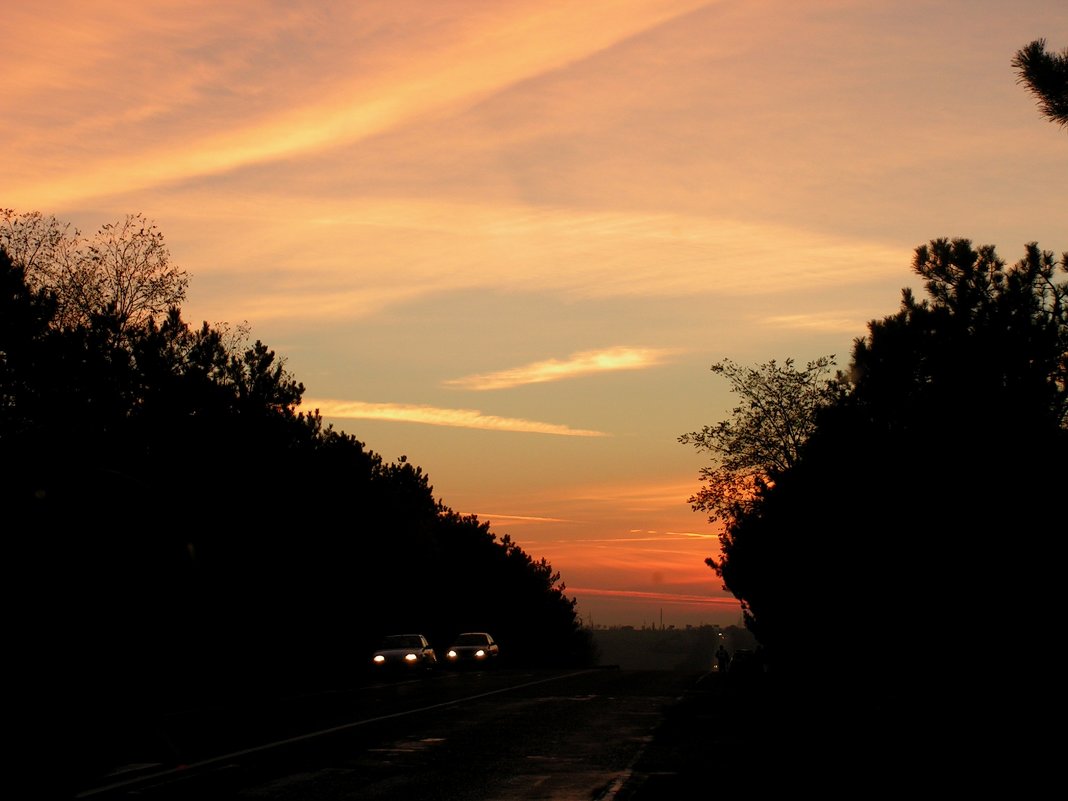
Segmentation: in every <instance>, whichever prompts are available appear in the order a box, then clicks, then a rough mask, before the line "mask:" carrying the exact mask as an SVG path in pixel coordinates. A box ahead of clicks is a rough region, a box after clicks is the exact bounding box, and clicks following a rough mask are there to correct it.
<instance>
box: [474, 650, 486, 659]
mask: <svg viewBox="0 0 1068 801" xmlns="http://www.w3.org/2000/svg"><path fill="white" fill-rule="evenodd" d="M485 655H486V652H485V651H483V650H482V649H481V648H479V649H478V650H477V651H475V657H476V658H477V659H481V658H482V657H484V656H485Z"/></svg>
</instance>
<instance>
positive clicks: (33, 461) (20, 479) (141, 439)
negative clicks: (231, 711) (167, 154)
mask: <svg viewBox="0 0 1068 801" xmlns="http://www.w3.org/2000/svg"><path fill="white" fill-rule="evenodd" d="M10 230H11V229H10V227H9V228H8V231H9V232H10ZM0 245H2V243H0ZM35 283H36V284H37V285H36V286H35V285H34V284H35ZM69 300H70V298H69V297H67V298H66V299H63V298H61V297H60V296H59V295H58V294H57V287H56V284H55V283H54V282H52V283H49V282H42V281H39V280H38V281H36V282H35V281H32V280H28V279H27V274H26V271H25V270H24V269H23V267H22V266H21V265H17V264H15V263H13V261H12V259H11V258H10V257H9V256H8V254H7V252H5V250H4V248H3V247H0V459H2V462H0V463H2V468H0V469H2V471H3V475H2V485H0V486H2V488H0V493H2V496H0V502H2V504H3V506H2V508H3V520H4V531H5V536H4V540H5V546H6V552H7V558H6V562H5V564H6V567H7V572H8V577H7V580H6V583H7V586H8V595H7V597H8V599H9V600H8V603H9V607H8V615H7V618H8V620H9V621H11V627H12V628H11V632H10V634H11V637H10V639H9V641H8V642H9V647H8V649H7V652H8V654H9V661H10V662H11V664H12V665H13V666H14V667H15V668H16V671H17V673H18V675H19V676H21V677H22V678H23V679H24V680H25V681H26V684H25V686H26V687H27V688H32V690H28V692H30V693H31V695H30V698H31V699H32V700H33V701H34V702H35V703H41V704H44V705H45V708H51V707H50V702H52V701H55V702H56V703H57V704H58V707H57V709H56V713H57V714H61V715H62V716H63V719H64V720H69V718H70V714H69V713H70V712H71V710H74V711H75V714H74V718H75V719H76V720H77V721H81V722H82V724H84V725H85V726H86V732H87V738H86V739H87V740H91V739H92V736H93V735H92V734H91V732H93V731H99V727H100V726H103V725H106V723H107V721H119V720H123V719H124V718H125V716H129V715H136V714H142V713H145V714H148V713H149V712H151V711H153V710H156V711H158V710H162V709H174V708H181V707H182V706H184V705H191V704H203V703H213V702H217V701H233V700H235V698H244V697H249V698H252V697H257V696H262V695H264V694H273V695H285V694H290V693H297V692H304V691H310V690H316V689H326V688H337V687H345V686H350V685H352V684H353V683H356V682H358V681H360V679H361V671H363V670H364V669H365V665H366V664H367V659H368V656H369V652H370V651H371V650H372V649H373V648H374V647H375V646H376V645H377V643H378V641H379V639H380V638H381V637H382V636H383V635H384V634H388V633H397V632H405V631H420V632H422V633H425V634H426V635H427V636H428V637H429V638H430V639H431V641H432V643H434V644H435V645H437V646H438V647H439V648H444V647H445V646H446V645H447V644H448V642H447V641H448V640H449V639H450V638H451V637H453V636H454V635H455V634H456V633H458V632H459V631H462V630H471V629H474V630H488V631H490V632H492V633H493V635H494V637H495V638H497V639H498V640H499V641H500V642H501V644H502V652H503V653H504V655H505V657H506V658H507V659H509V660H512V661H514V662H517V663H528V664H529V663H541V664H575V663H578V662H583V661H585V660H588V659H589V658H590V656H591V647H592V646H591V643H590V640H589V638H588V636H587V633H586V632H585V631H584V630H583V629H582V628H581V626H580V625H579V621H578V618H577V616H576V614H575V610H574V605H575V602H574V600H573V599H571V598H569V597H568V596H567V595H565V593H564V589H565V588H564V585H563V584H562V583H561V582H560V575H559V573H557V572H555V571H554V570H553V569H552V567H551V566H550V565H549V564H548V563H547V562H546V561H545V560H544V559H542V560H535V559H533V558H532V557H531V556H530V555H528V554H527V553H525V552H524V551H523V549H522V548H520V547H519V546H518V545H517V544H516V543H514V542H513V541H512V540H511V539H510V538H509V537H508V536H507V535H505V536H503V537H500V538H498V537H497V536H496V535H495V534H494V533H493V532H491V531H490V528H489V524H488V523H485V522H481V521H479V520H478V519H477V518H475V517H473V516H463V515H459V514H457V513H455V512H454V511H452V510H451V509H449V508H448V507H447V506H445V505H444V504H443V503H441V502H440V501H438V500H437V499H435V497H434V494H433V488H432V486H431V485H430V483H429V480H428V477H427V475H426V474H425V473H424V472H423V471H422V470H421V469H420V468H419V467H417V466H415V465H413V464H411V463H409V462H408V461H407V460H405V459H404V458H403V457H402V458H401V459H400V460H399V461H397V462H393V463H388V462H386V461H384V460H383V459H382V457H381V456H379V455H378V454H376V453H374V452H373V451H370V450H368V449H366V448H365V446H364V444H363V443H362V442H360V441H358V440H357V439H356V438H355V437H353V436H351V435H348V434H345V433H343V432H340V431H336V430H334V429H333V428H332V427H330V426H324V424H323V421H322V419H321V418H320V416H319V414H318V413H317V412H311V413H306V412H298V411H297V406H298V404H299V403H300V400H301V395H302V393H303V390H304V387H303V386H302V385H301V384H300V383H299V382H297V381H296V380H295V379H294V378H293V376H291V375H290V374H289V372H288V371H287V370H286V369H285V367H284V364H283V362H282V360H280V359H279V358H278V357H277V356H276V355H275V353H274V352H273V351H272V350H270V349H268V347H267V346H266V345H264V344H263V343H262V342H255V343H254V344H248V343H247V342H246V343H245V344H243V345H241V344H239V343H240V342H241V340H240V337H235V336H232V335H231V332H228V331H227V330H225V329H224V328H218V327H211V326H209V325H208V324H206V323H205V324H204V325H202V326H201V327H199V328H194V327H191V326H190V325H188V324H187V323H186V322H185V321H183V320H182V318H181V313H180V311H179V309H178V308H177V307H176V306H171V307H170V309H169V311H167V312H166V313H164V314H162V315H155V314H151V313H148V314H144V315H141V316H140V317H137V316H135V315H130V314H128V313H126V312H125V311H122V310H119V309H118V308H117V306H116V305H115V304H114V303H108V302H105V303H103V304H102V305H94V306H90V307H83V308H81V309H79V310H78V311H77V313H72V309H71V307H70V305H69ZM65 303H67V306H66V308H67V313H65V314H64V315H62V316H60V315H59V314H58V310H60V309H61V308H63V307H64V304H65ZM34 691H36V693H39V695H35V694H34ZM116 725H117V724H116ZM82 747H83V748H84V747H88V746H87V743H83V744H82ZM90 750H91V749H90Z"/></svg>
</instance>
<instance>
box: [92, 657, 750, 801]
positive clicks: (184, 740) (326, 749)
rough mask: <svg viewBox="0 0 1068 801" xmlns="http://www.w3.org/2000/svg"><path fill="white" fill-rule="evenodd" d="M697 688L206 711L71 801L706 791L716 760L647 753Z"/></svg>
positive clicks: (353, 700) (467, 676) (311, 701)
mask: <svg viewBox="0 0 1068 801" xmlns="http://www.w3.org/2000/svg"><path fill="white" fill-rule="evenodd" d="M714 678H718V677H714ZM702 686H703V685H702V677H701V675H700V674H695V673H686V672H674V671H630V670H614V669H594V670H584V671H573V672H564V671H518V670H515V671H512V670H508V671H505V670H499V671H488V672H474V673H462V674H452V673H439V674H437V675H434V676H430V677H420V678H413V679H407V678H404V679H401V680H397V681H392V682H380V683H376V684H373V685H369V686H367V687H361V688H358V689H354V690H351V691H348V692H345V693H336V694H330V695H326V696H316V697H309V698H303V699H289V700H288V701H286V702H285V703H279V704H274V705H271V707H270V708H266V707H257V708H246V709H244V710H235V709H230V710H222V709H218V710H212V711H210V712H209V711H203V710H202V711H200V712H198V713H197V714H195V715H194V714H190V715H186V716H184V717H182V718H174V719H171V720H168V721H167V722H166V723H165V724H164V725H162V726H161V727H160V728H157V729H156V730H155V731H153V732H152V733H151V736H149V735H148V734H147V733H146V736H145V737H144V738H142V741H141V742H140V743H139V745H140V747H141V748H142V749H143V750H142V751H141V753H139V754H138V753H136V752H135V751H131V752H130V753H129V757H128V758H129V759H130V760H131V761H129V762H127V763H126V764H124V765H123V766H121V768H122V769H118V770H116V771H113V772H112V773H111V774H110V775H107V776H99V777H97V778H96V779H95V780H94V782H92V786H88V785H86V786H83V787H81V788H80V792H79V793H78V795H77V797H79V798H94V799H116V798H134V797H136V798H138V799H192V798H196V799H202V798H213V799H214V798H218V799H227V798H233V799H272V800H281V799H302V801H304V800H306V799H342V798H346V799H351V798H359V799H369V800H371V801H374V800H375V799H380V800H384V799H405V801H413V799H416V800H418V799H446V800H447V801H483V800H485V799H493V801H510V800H511V799H517V800H518V799H523V800H524V801H525V800H526V799H555V800H556V801H566V800H567V799H583V800H584V801H586V800H588V799H605V800H606V801H612V799H637V798H651V797H664V796H659V795H649V793H650V792H657V793H658V790H657V787H663V786H665V785H666V783H670V781H671V777H672V776H674V777H675V778H676V779H677V780H678V781H690V780H691V779H692V778H697V779H698V780H700V781H703V777H702V776H701V775H700V774H701V773H703V768H706V767H707V765H708V760H709V759H710V758H714V755H713V754H708V753H704V752H703V749H702V747H701V746H700V744H699V743H697V742H692V743H690V744H689V745H690V747H691V748H692V753H691V754H690V757H689V758H693V757H696V758H697V764H698V765H699V766H701V768H702V770H700V771H697V770H695V771H689V770H684V769H682V766H681V763H679V764H677V765H676V766H675V767H670V765H669V762H670V760H668V761H665V759H666V758H667V757H670V756H671V755H672V754H673V753H676V752H675V749H674V747H671V748H667V749H663V748H659V747H658V746H657V745H656V739H657V735H658V733H660V732H664V733H670V732H671V727H672V726H675V728H676V730H675V732H674V734H678V733H679V731H678V729H677V724H678V723H679V722H680V720H681V719H682V718H689V717H691V715H690V714H689V712H686V711H684V709H685V710H688V709H689V706H688V705H686V706H685V707H683V706H682V705H680V702H682V701H683V700H684V699H690V700H693V699H695V698H699V697H700V696H694V693H695V692H698V693H700V692H703V690H701V689H700V688H701V687H702ZM708 686H710V687H711V686H712V684H711V683H710V684H709V685H708ZM717 686H718V685H717ZM673 711H674V712H675V717H674V718H673V717H672V712H673ZM691 711H692V710H691ZM680 715H681V717H680ZM711 722H714V721H711ZM698 728H703V722H701V721H698ZM696 731H697V729H695V730H694V732H696ZM717 731H720V732H722V731H726V732H728V733H729V732H733V734H729V735H728V736H729V737H733V736H735V735H736V734H737V733H738V729H737V728H735V727H732V726H726V727H718V728H717V727H715V726H710V727H709V729H708V731H704V732H702V736H704V735H709V734H711V735H713V736H715V733H716V732H717ZM135 739H136V738H135ZM728 750H729V749H728ZM680 753H681V752H680ZM116 767H117V768H119V767H120V766H116Z"/></svg>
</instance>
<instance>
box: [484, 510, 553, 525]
mask: <svg viewBox="0 0 1068 801" xmlns="http://www.w3.org/2000/svg"><path fill="white" fill-rule="evenodd" d="M465 514H474V515H475V516H476V517H478V518H479V519H480V520H489V521H491V522H494V523H509V524H511V525H522V524H523V523H569V522H571V521H569V520H566V519H564V518H562V517H539V516H536V515H497V514H490V513H487V512H470V513H465Z"/></svg>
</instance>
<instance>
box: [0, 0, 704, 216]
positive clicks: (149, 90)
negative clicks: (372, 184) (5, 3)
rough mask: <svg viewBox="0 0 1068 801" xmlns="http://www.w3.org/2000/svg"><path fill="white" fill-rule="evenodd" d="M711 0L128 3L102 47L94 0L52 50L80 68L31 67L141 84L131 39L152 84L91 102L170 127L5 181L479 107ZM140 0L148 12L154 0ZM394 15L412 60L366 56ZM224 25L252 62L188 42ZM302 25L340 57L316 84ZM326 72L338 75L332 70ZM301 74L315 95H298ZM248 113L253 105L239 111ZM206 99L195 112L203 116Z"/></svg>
mask: <svg viewBox="0 0 1068 801" xmlns="http://www.w3.org/2000/svg"><path fill="white" fill-rule="evenodd" d="M704 4H705V3H703V2H701V1H700V0H627V1H626V2H620V0H587V2H583V3H581V4H574V3H570V2H559V1H551V2H545V0H541V2H520V3H509V4H500V5H495V6H494V7H493V8H492V9H489V10H486V9H479V8H477V7H474V6H472V7H469V8H468V9H466V10H467V12H468V14H467V15H466V16H463V17H460V19H459V20H457V19H456V18H455V17H454V18H453V19H451V20H450V19H449V18H448V16H447V15H439V16H438V17H437V18H436V19H435V21H437V22H439V23H440V26H439V27H437V28H435V27H434V26H425V25H424V24H423V19H422V18H424V17H425V16H426V14H427V9H426V6H425V4H423V3H419V2H401V3H397V4H395V8H393V9H389V10H386V9H383V8H375V9H373V12H374V13H372V14H371V15H370V16H369V17H364V16H362V14H361V11H362V10H355V11H353V12H351V13H350V14H345V12H344V11H338V12H337V13H336V14H323V13H320V12H318V11H316V10H315V9H312V8H311V7H308V9H307V10H306V11H305V12H300V11H299V10H294V9H292V8H288V7H287V8H286V9H285V10H284V11H280V13H278V14H275V13H263V11H262V9H261V8H260V7H259V6H257V5H255V4H252V3H244V4H222V6H223V7H224V8H229V7H230V6H233V8H229V10H228V11H224V12H222V13H219V12H216V13H215V14H212V15H210V16H209V18H208V21H207V22H206V23H203V24H200V25H198V24H197V23H196V20H197V18H198V17H199V14H197V13H186V14H184V15H183V14H181V13H180V12H179V11H178V9H177V8H176V6H175V4H174V3H173V2H166V3H163V4H161V5H158V7H157V10H158V11H160V12H163V13H160V14H156V15H154V14H152V13H138V14H129V13H126V12H124V11H123V7H124V6H128V5H129V4H118V3H115V4H112V5H110V6H107V7H106V8H105V9H101V10H102V11H104V10H106V11H108V12H110V16H114V18H115V25H114V26H113V27H112V29H110V30H109V31H108V36H107V41H109V42H110V43H111V44H112V45H113V47H112V48H107V47H102V46H100V45H99V44H97V43H95V42H94V41H93V37H92V36H91V35H90V34H91V32H92V31H93V30H96V29H97V28H98V26H100V22H98V21H97V20H96V19H95V18H96V17H97V16H98V9H97V8H96V6H95V5H94V6H93V7H92V9H90V7H88V6H84V5H83V4H76V5H71V6H70V7H69V8H67V9H65V12H66V13H67V14H69V15H70V17H71V19H70V20H68V22H67V24H66V25H62V26H54V27H51V28H49V30H54V31H55V34H56V37H57V39H59V40H60V42H62V41H63V40H64V37H65V36H69V39H68V41H70V42H71V43H73V44H74V46H73V53H74V54H76V55H74V56H73V57H72V54H71V53H68V52H64V51H63V50H62V49H61V48H59V47H57V46H56V44H55V43H51V45H50V48H49V49H50V52H52V53H53V54H54V55H55V57H56V59H57V60H58V61H59V62H60V64H61V65H67V66H66V67H64V66H56V65H52V66H51V67H50V69H49V71H48V72H43V71H42V72H41V73H36V74H29V73H27V74H26V75H25V76H24V78H25V81H26V83H27V84H32V83H36V84H37V85H38V86H41V85H44V86H45V87H48V88H53V87H54V86H55V84H56V83H57V82H58V81H59V80H60V79H62V78H63V77H64V76H65V75H72V76H74V77H75V78H76V79H80V77H81V76H79V74H78V73H79V71H85V70H86V69H98V70H100V71H101V72H103V73H104V75H105V76H109V75H110V77H111V78H112V79H113V80H116V81H118V80H119V78H120V77H121V78H122V83H123V84H124V85H126V84H129V83H130V81H129V76H127V75H121V76H120V75H119V74H115V75H111V71H112V70H116V71H118V70H120V69H122V68H124V67H126V66H127V65H125V64H124V63H123V62H122V61H120V60H119V59H117V58H115V57H114V53H113V51H114V50H118V51H120V52H122V51H124V50H125V48H124V45H126V44H130V46H131V48H133V49H134V52H137V53H140V54H141V55H142V60H143V62H144V63H146V64H150V65H153V70H152V77H153V78H154V79H155V84H153V83H152V82H144V84H143V85H142V83H140V82H136V81H135V82H133V83H134V88H133V90H132V92H131V96H130V97H129V98H127V95H126V93H125V92H123V93H119V92H116V93H114V96H113V97H112V98H111V99H110V102H109V108H107V109H100V108H96V109H93V114H94V117H95V118H96V119H97V120H100V121H105V120H106V119H107V116H108V113H111V114H113V115H115V116H116V117H119V118H123V117H126V118H129V117H130V116H131V115H133V116H134V117H138V118H142V119H152V120H154V121H155V122H156V123H157V124H158V142H159V143H156V142H153V141H148V142H144V143H140V144H143V145H144V146H143V147H142V148H140V152H138V153H137V154H135V155H134V154H130V153H129V152H123V146H124V144H125V143H127V142H128V141H129V140H128V135H127V133H126V130H125V129H124V128H123V127H122V126H121V125H114V124H113V126H107V125H104V124H103V123H102V124H101V126H100V129H99V130H97V131H95V133H96V136H95V137H93V138H87V139H86V141H84V143H83V158H82V159H81V160H80V161H79V162H77V164H76V165H64V166H65V167H66V169H59V168H58V166H57V165H55V164H54V163H52V162H48V161H45V160H43V159H42V160H41V161H42V162H43V163H39V164H36V165H35V167H36V168H37V169H34V170H30V171H27V172H26V173H25V174H23V175H16V176H14V177H13V178H12V180H11V184H12V185H11V186H9V187H8V188H9V189H10V190H12V192H11V194H12V195H13V196H14V198H15V200H14V202H18V203H20V204H28V205H29V206H32V207H38V206H41V205H43V204H53V207H54V206H55V205H56V204H66V203H71V202H75V201H77V200H80V199H87V198H91V197H98V196H100V195H107V194H112V193H115V192H123V191H129V190H134V189H144V188H148V187H152V186H159V185H164V184H169V183H173V182H175V181H181V180H186V179H189V178H193V177H200V176H206V175H213V174H220V173H224V172H228V171H231V170H234V169H237V168H239V167H242V166H246V165H251V164H257V163H263V162H267V161H272V160H277V159H281V158H291V157H294V156H298V155H300V154H303V153H308V152H312V151H320V150H323V149H326V148H330V147H334V146H337V145H340V144H345V143H352V142H356V141H361V140H364V139H367V138H369V137H372V136H376V135H380V134H382V133H383V132H386V131H389V130H391V129H393V128H395V127H397V126H399V125H403V124H405V123H408V122H411V121H413V120H415V119H418V118H420V117H424V116H427V115H433V114H441V113H444V112H447V111H449V110H454V109H456V108H464V107H467V106H470V105H472V104H474V103H476V102H478V101H480V100H482V99H485V98H486V97H489V96H490V95H492V94H494V93H496V92H499V91H501V90H502V89H504V88H506V87H508V86H511V85H514V84H516V83H518V82H521V81H525V80H529V79H531V78H533V77H535V76H537V75H541V74H543V73H546V72H551V71H553V70H557V69H560V68H563V67H565V66H566V65H568V64H571V63H574V62H575V61H578V60H581V59H584V58H587V57H589V56H590V55H592V54H594V53H597V52H599V51H602V50H604V49H606V48H609V47H611V46H612V45H614V44H616V43H618V42H620V41H622V40H624V39H627V38H628V37H632V36H635V35H637V34H639V33H641V32H642V31H644V30H648V29H649V28H651V27H655V26H657V25H660V24H662V23H664V22H666V21H668V20H670V19H672V18H674V17H677V16H679V15H681V14H684V13H686V12H688V11H692V10H694V9H695V8H699V7H700V6H702V5H704ZM143 5H145V6H147V7H148V8H149V9H151V8H152V5H153V4H152V3H145V4H143ZM211 5H215V4H208V6H209V7H210V6H211ZM374 5H375V6H381V5H382V4H374ZM363 13H366V12H363ZM383 15H384V16H383ZM183 17H184V19H185V21H184V22H183V21H182V19H183ZM387 19H388V20H389V22H390V23H392V25H393V26H394V30H402V31H411V33H410V35H409V36H408V37H407V38H406V39H405V42H404V44H405V47H406V52H405V57H404V58H403V59H398V58H397V56H396V53H394V52H390V51H389V50H388V49H382V50H381V51H380V52H377V53H374V56H375V57H374V58H371V59H369V60H365V61H361V60H360V58H359V56H360V55H362V48H361V47H360V46H359V45H360V44H362V43H363V40H365V39H366V38H367V36H368V33H367V31H368V27H367V26H368V25H369V24H371V25H373V26H374V28H373V29H372V30H377V31H383V32H384V33H383V34H381V36H380V38H382V39H385V40H386V41H389V40H390V39H391V36H396V35H397V34H396V33H393V34H390V32H389V31H390V28H389V27H388V26H387V25H384V24H383V23H384V20H387ZM19 21H20V22H21V23H22V24H21V25H20V27H18V28H15V29H13V30H12V29H9V30H8V31H7V32H8V34H9V37H10V38H13V39H16V40H17V39H18V37H19V35H20V33H21V29H22V28H23V27H25V28H27V29H30V30H34V31H38V32H43V31H44V30H45V26H44V25H39V26H38V25H36V23H38V22H40V20H39V19H37V18H35V17H33V16H30V15H24V16H20V18H19ZM324 26H327V28H326V30H325V32H324ZM330 27H332V28H334V29H335V30H340V31H348V32H349V33H350V34H351V38H352V41H351V42H350V45H349V47H348V48H343V47H341V46H339V42H338V41H337V39H336V35H337V34H336V32H333V36H331V33H332V32H331V31H330V30H329V28H330ZM117 31H121V34H118V33H116V32H117ZM224 31H225V33H226V34H227V36H229V37H232V38H233V39H234V40H235V41H234V42H233V43H232V45H231V43H230V42H229V41H228V42H227V44H228V45H231V46H232V47H233V48H234V49H235V51H236V52H237V53H239V54H240V55H243V56H244V58H237V59H234V58H230V59H227V58H226V57H225V56H221V55H219V53H225V52H226V51H225V49H222V48H221V47H220V50H219V53H213V54H212V56H211V58H210V59H209V58H207V57H206V51H201V52H199V53H198V52H196V51H192V52H191V51H190V49H189V47H188V44H187V43H186V39H187V38H189V39H196V40H199V41H200V42H204V41H205V40H219V39H220V38H221V35H222V33H223V32H224ZM443 33H444V34H446V35H444V36H443V35H442V34H443ZM142 37H143V38H142ZM293 37H298V38H304V40H305V42H310V43H311V44H312V45H314V43H315V42H316V40H317V39H320V40H322V39H325V40H327V41H329V42H330V43H331V45H332V47H331V51H332V52H333V53H336V54H338V56H339V57H340V59H341V61H340V62H339V63H335V64H333V65H331V69H329V70H326V71H325V72H323V71H320V73H319V74H318V75H317V76H316V77H315V80H311V76H309V75H307V74H305V71H304V69H303V68H302V67H301V66H299V65H298V66H296V67H293V66H291V63H290V61H289V60H288V59H280V58H279V54H280V53H282V52H285V50H283V49H282V48H284V47H287V46H288V45H289V41H288V40H289V39H291V38H293ZM219 44H220V45H221V42H220V43H219ZM378 46H379V47H381V45H380V44H379V45H378ZM86 51H90V52H89V53H88V54H87V53H86ZM312 62H313V63H316V62H317V60H316V59H312ZM161 65H162V66H161ZM257 72H259V73H260V75H258V76H257ZM290 73H296V75H295V76H294V75H292V74H290ZM325 75H329V76H330V78H331V80H329V81H326V80H324V76H325ZM190 76H193V80H191V79H190ZM270 78H274V79H275V81H276V82H277V85H273V84H272V83H271V82H270V81H269V80H268V79H270ZM302 83H303V84H304V86H303V89H304V91H303V92H300V93H298V92H297V89H298V88H299V87H301V84H302ZM220 95H223V96H225V97H226V98H227V100H228V101H229V102H228V103H227V108H228V109H229V110H230V111H231V113H230V114H229V115H223V116H220V113H219V112H218V111H217V106H218V98H219V96H220ZM162 98H168V99H169V101H170V102H167V101H164V100H162ZM272 99H274V102H272ZM23 102H26V101H25V100H23ZM16 108H17V107H16ZM238 109H240V110H241V112H242V113H241V114H240V115H237V114H234V113H232V112H233V111H235V110H238ZM193 110H195V111H196V112H197V114H196V115H194V114H191V113H190V111H193ZM50 113H51V115H52V116H53V119H54V120H55V121H57V122H58V121H60V120H62V122H63V123H67V122H70V121H71V120H69V119H68V118H65V117H63V116H62V115H63V114H64V113H67V114H69V110H67V109H65V108H61V109H54V110H52V111H51V112H50ZM193 118H199V127H198V128H192V129H191V128H190V127H189V124H188V122H187V120H189V119H193ZM74 121H76V118H75V120H74ZM209 121H210V124H205V123H208V122H209ZM26 148H27V152H28V153H31V152H33V150H34V148H33V146H32V144H30V143H27V144H26ZM86 156H87V157H88V158H86ZM17 160H18V159H17ZM72 167H74V169H71V168H72ZM19 184H21V185H19ZM42 193H43V194H42Z"/></svg>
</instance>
